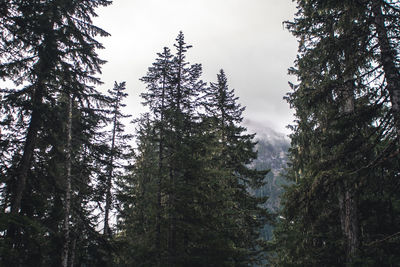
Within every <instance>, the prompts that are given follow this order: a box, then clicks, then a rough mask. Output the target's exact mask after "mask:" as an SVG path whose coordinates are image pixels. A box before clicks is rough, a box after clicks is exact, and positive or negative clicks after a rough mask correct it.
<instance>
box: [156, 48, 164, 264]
mask: <svg viewBox="0 0 400 267" xmlns="http://www.w3.org/2000/svg"><path fill="white" fill-rule="evenodd" d="M164 49H165V48H164ZM164 51H165V50H164ZM164 53H165V52H164ZM165 83H166V73H165V72H164V74H163V84H162V96H161V118H160V143H159V148H158V181H157V222H156V253H157V257H158V265H159V266H161V264H162V263H161V262H162V260H161V211H162V204H161V191H162V176H163V157H164V108H165Z"/></svg>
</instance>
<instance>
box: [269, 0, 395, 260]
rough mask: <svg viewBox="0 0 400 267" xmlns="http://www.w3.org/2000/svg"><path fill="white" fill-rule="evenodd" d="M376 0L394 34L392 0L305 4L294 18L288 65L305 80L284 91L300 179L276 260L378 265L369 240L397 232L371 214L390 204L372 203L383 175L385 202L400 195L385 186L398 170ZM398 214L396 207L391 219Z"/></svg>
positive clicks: (288, 201)
mask: <svg viewBox="0 0 400 267" xmlns="http://www.w3.org/2000/svg"><path fill="white" fill-rule="evenodd" d="M378 2H379V3H380V4H382V5H384V6H385V7H386V8H382V9H381V11H382V12H383V13H385V12H387V13H386V14H387V16H384V17H385V20H386V24H385V25H391V26H387V28H386V30H388V31H389V32H390V33H391V35H390V36H391V37H390V38H395V36H396V31H395V30H394V29H395V28H396V26H395V25H396V23H395V21H396V15H395V14H396V11H394V9H396V8H395V6H396V5H397V4H395V3H389V2H386V1H358V2H355V1H342V2H335V1H298V13H297V17H296V19H295V21H294V22H292V23H288V24H287V25H288V28H289V29H290V30H291V32H292V33H293V34H294V35H295V36H296V37H298V38H299V41H300V42H299V56H298V58H297V60H296V68H293V69H291V70H290V71H291V73H292V74H295V75H296V76H297V77H298V79H299V81H300V83H299V85H293V86H292V88H293V92H291V93H289V94H288V96H287V98H286V99H287V100H288V102H289V104H290V105H291V106H292V107H293V108H294V109H295V111H296V121H295V125H294V126H292V130H293V134H292V135H291V138H292V148H291V149H290V157H291V165H290V166H289V169H288V177H289V178H290V179H292V180H293V181H295V184H294V185H292V186H290V187H289V188H288V190H287V193H286V197H285V198H284V210H283V213H282V217H283V219H281V220H280V222H281V223H280V227H279V230H278V231H277V233H276V239H277V240H276V242H277V244H278V247H277V251H278V254H277V257H276V260H277V262H278V265H283V264H288V265H312V266H318V265H324V266H337V265H344V264H357V262H358V261H362V262H363V263H364V264H365V263H366V262H367V260H366V259H368V261H371V262H375V263H376V262H380V260H381V259H382V253H383V252H382V250H381V249H380V248H378V247H374V248H371V247H370V246H369V244H378V243H374V242H375V241H373V240H374V239H375V240H379V239H380V238H379V236H382V235H384V236H387V237H388V238H390V236H392V235H393V234H394V233H395V232H396V231H397V227H394V228H393V229H392V230H393V232H392V231H389V232H388V231H387V229H385V230H382V232H381V233H379V230H378V231H377V229H373V230H372V229H371V228H370V225H368V223H367V221H369V220H371V219H372V220H374V219H376V218H377V217H378V216H381V215H379V214H381V212H383V211H382V210H379V209H378V210H375V214H372V213H370V212H369V211H368V210H366V209H365V205H366V203H371V202H375V201H377V199H376V196H375V194H374V193H373V190H374V189H373V188H374V187H373V186H374V185H376V183H377V181H378V180H380V181H381V186H382V187H381V190H380V192H381V194H382V195H383V196H385V197H384V198H383V199H382V202H388V203H393V201H395V202H396V198H397V196H395V195H393V194H390V193H389V192H390V190H389V191H387V190H388V189H389V188H390V187H391V186H393V184H392V183H393V180H392V179H391V178H389V177H390V175H392V174H393V172H396V169H397V168H398V164H397V163H396V161H397V159H398V158H397V157H398V156H397V155H396V153H393V152H395V151H397V150H398V146H397V145H395V143H396V142H395V140H396V139H394V138H396V136H397V130H396V127H394V125H396V115H395V114H396V111H395V110H396V107H395V105H393V101H392V99H393V97H394V94H393V91H391V90H392V89H390V83H391V82H390V79H392V78H393V75H391V74H390V73H389V72H387V71H386V70H385V67H384V64H383V61H382V55H383V51H385V48H384V47H383V46H381V45H382V43H380V41H379V36H380V35H379V33H378V32H377V31H379V30H377V29H378V26H377V23H378V21H379V16H377V14H378V13H377V11H374V10H376V5H377V4H378ZM380 4H378V5H380ZM383 10H385V11H383ZM389 14H390V15H389ZM381 15H382V13H381ZM397 18H398V17H397ZM381 26H383V25H381ZM381 26H380V27H381ZM381 29H382V28H381ZM389 29H391V30H389ZM390 38H389V39H390ZM389 39H388V40H389ZM392 40H394V39H392ZM392 45H394V43H392ZM394 50H396V49H394ZM386 59H388V58H387V57H386ZM392 60H393V58H392ZM389 69H390V68H389ZM389 100H390V101H389ZM378 170H380V171H383V173H382V172H380V171H378ZM389 195H390V197H389ZM378 202H379V201H378ZM395 214H398V210H396V209H392V210H391V211H390V216H395ZM386 223H389V222H388V221H386V222H385V224H386ZM389 224H390V223H389ZM379 244H380V245H383V246H385V245H384V244H381V243H380V242H379ZM387 245H389V244H387ZM389 247H390V246H389ZM387 251H388V255H394V254H392V253H393V249H392V248H390V249H388V250H387ZM389 251H390V252H389ZM371 252H372V253H371ZM383 254H384V253H383ZM340 255H346V257H341V256H340ZM389 258H390V257H389ZM384 262H386V263H385V264H390V262H391V260H389V259H388V258H387V259H385V260H384Z"/></svg>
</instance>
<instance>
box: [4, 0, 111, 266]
mask: <svg viewBox="0 0 400 267" xmlns="http://www.w3.org/2000/svg"><path fill="white" fill-rule="evenodd" d="M110 3H111V2H110V1H105V0H99V1H97V0H96V1H75V2H74V3H67V2H65V1H8V2H7V3H5V4H4V5H3V4H2V9H1V11H2V14H3V15H4V16H2V17H1V26H0V27H1V29H2V34H1V50H2V51H4V54H2V60H1V65H0V69H1V71H0V72H1V76H2V78H4V79H6V80H12V81H14V82H15V87H16V89H13V90H3V91H2V107H5V108H6V109H7V110H8V111H11V110H16V111H17V112H18V113H19V117H17V116H15V117H13V118H12V117H10V116H8V125H11V126H10V127H9V129H10V130H11V129H18V130H19V131H18V133H17V134H15V135H14V136H13V139H12V140H13V141H12V142H14V143H15V141H16V140H17V139H15V138H16V137H17V136H19V137H21V136H22V138H19V140H22V141H18V145H17V146H16V147H15V148H16V149H15V150H14V153H13V155H9V156H7V162H6V163H5V164H4V165H2V169H3V170H6V171H5V172H4V177H7V179H5V181H6V184H5V187H4V188H5V191H6V195H7V199H6V200H5V201H4V207H5V209H9V210H10V213H9V214H8V215H7V218H8V220H6V222H5V225H6V226H7V228H8V229H7V237H8V238H7V239H6V241H5V242H3V243H2V244H3V245H6V244H7V246H2V247H3V248H4V251H7V253H6V254H5V255H6V256H7V257H3V258H2V260H3V262H4V264H5V265H13V266H19V265H26V264H28V265H29V264H30V265H32V264H33V265H38V264H39V263H38V262H40V261H42V262H46V261H47V259H46V258H45V257H43V256H44V255H43V254H41V253H38V254H37V256H38V257H37V258H35V257H31V256H32V255H33V254H34V253H36V252H35V249H38V247H40V246H41V245H43V246H44V244H45V243H44V242H40V241H35V238H34V235H33V234H32V232H31V231H30V230H26V229H28V228H30V227H33V226H34V225H37V231H36V232H35V233H37V235H36V237H37V238H39V239H40V238H42V239H43V238H45V236H52V235H51V234H48V230H49V229H46V227H47V226H48V225H49V224H47V223H45V222H46V220H48V219H46V216H47V213H46V211H49V212H50V210H51V209H53V208H54V209H55V207H51V205H53V204H56V203H58V201H59V200H60V195H62V194H61V193H60V191H61V192H68V191H69V189H66V188H65V187H64V188H63V187H62V186H61V187H60V185H64V183H63V182H60V183H58V182H56V183H54V181H58V180H59V178H57V179H55V180H52V179H53V178H55V177H67V180H68V179H69V178H68V177H69V175H67V176H63V175H64V174H65V168H64V167H61V166H60V163H61V162H62V161H57V165H55V166H54V167H56V168H53V171H54V173H49V172H48V171H49V170H50V169H52V167H50V165H48V164H47V163H49V162H51V161H52V160H53V159H52V158H50V157H51V155H52V153H53V152H56V151H57V150H58V149H59V148H63V146H64V144H65V143H64V144H60V143H52V142H49V141H48V140H52V139H48V140H46V139H45V138H44V137H46V138H54V136H55V135H56V134H58V133H57V132H58V131H59V129H60V126H61V125H62V124H58V125H57V123H60V118H63V120H64V122H65V118H66V117H67V116H64V115H65V113H63V112H60V110H59V109H58V107H60V106H62V102H61V101H60V100H61V99H62V96H63V95H65V94H69V95H70V96H71V98H75V99H76V100H77V103H78V104H79V109H80V110H81V111H83V110H84V109H87V110H90V109H93V107H95V106H96V105H98V104H99V103H101V102H104V99H103V97H102V96H101V95H100V94H99V93H98V92H97V91H96V90H95V89H94V87H93V86H94V85H95V84H98V83H99V82H100V81H99V79H98V78H97V77H95V75H96V74H97V73H99V71H100V66H101V64H102V63H104V62H103V61H102V60H100V59H99V58H98V56H97V54H96V51H95V49H96V48H102V45H101V44H100V43H99V42H98V41H96V40H95V39H94V38H95V36H96V35H103V36H105V35H107V33H106V32H105V31H103V30H101V29H100V28H97V27H95V26H94V25H92V21H91V17H93V16H96V14H95V12H94V10H95V8H96V7H98V6H106V5H108V4H110ZM8 111H7V112H8ZM83 112H84V111H83ZM9 114H10V113H9ZM58 115H60V117H57V116H58ZM3 118H4V117H2V119H3ZM5 118H7V117H5ZM11 118H12V119H11ZM10 119H11V120H10ZM57 127H58V128H57ZM61 129H62V127H61ZM82 134H83V133H82ZM61 140H63V141H65V138H60V139H59V141H61ZM15 144H17V143H15ZM57 153H59V152H56V153H55V154H57ZM61 154H62V153H61ZM67 154H68V153H67ZM67 169H68V168H67ZM41 176H42V177H46V179H40V180H39V179H38V178H39V177H41ZM57 183H58V184H57ZM66 184H68V183H66ZM67 188H68V187H67ZM46 189H49V191H48V193H49V194H43V195H42V196H40V195H38V192H41V191H42V190H46ZM53 193H54V194H53ZM46 197H48V199H52V200H54V202H51V203H49V205H45V204H44V203H45V202H44V200H45V198H46ZM32 199H36V200H37V202H36V201H32ZM61 199H64V196H62V197H61ZM67 202H68V201H67ZM40 205H42V206H40ZM57 205H58V204H57ZM67 206H68V205H67ZM58 207H59V208H61V207H60V206H58ZM67 213H68V212H67ZM65 215H66V216H68V214H65ZM57 219H59V217H57ZM88 220H89V219H88ZM59 222H60V220H58V221H57V222H55V223H54V225H57V224H58V223H59ZM41 223H44V224H43V225H41ZM66 225H67V224H66ZM23 228H26V229H25V230H22V229H23ZM30 229H33V228H30ZM55 229H58V228H57V226H55ZM57 231H58V230H57ZM56 238H57V237H56ZM53 240H54V239H53ZM35 242H36V243H35ZM37 244H40V246H39V245H37ZM56 247H58V246H56ZM48 248H49V246H47V247H46V249H48ZM39 251H40V249H39ZM60 251H61V250H59V252H58V253H56V254H57V255H61V253H60ZM26 252H28V253H26ZM34 259H37V260H38V262H36V263H29V262H30V261H32V260H34ZM56 262H57V261H56ZM58 264H59V265H61V263H60V262H58ZM64 264H65V261H64Z"/></svg>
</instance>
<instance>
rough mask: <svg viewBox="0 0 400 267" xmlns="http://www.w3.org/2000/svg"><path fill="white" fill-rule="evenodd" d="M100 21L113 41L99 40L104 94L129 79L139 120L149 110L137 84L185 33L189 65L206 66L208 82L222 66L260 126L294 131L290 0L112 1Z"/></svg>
mask: <svg viewBox="0 0 400 267" xmlns="http://www.w3.org/2000/svg"><path fill="white" fill-rule="evenodd" d="M97 11H98V15H99V17H98V18H96V19H95V24H96V25H97V26H99V27H101V28H102V29H104V30H106V31H108V32H109V33H110V34H111V35H112V36H111V37H107V38H104V39H101V42H102V43H103V44H104V46H105V50H101V51H99V54H100V57H101V58H102V59H105V60H107V61H108V63H107V64H106V65H104V67H103V74H102V76H101V77H102V80H103V81H104V82H105V84H104V85H103V86H102V88H103V89H106V88H111V87H112V86H113V84H114V81H118V82H122V81H126V82H127V91H128V93H129V95H130V96H129V98H128V100H127V101H126V102H127V109H126V111H125V113H129V114H132V116H133V117H138V116H139V114H140V113H141V112H143V111H144V110H145V109H144V108H143V107H142V106H141V104H140V102H141V99H140V98H139V94H140V93H141V92H142V91H143V90H144V89H145V85H144V84H143V83H142V82H140V81H139V78H141V77H143V76H144V75H145V74H146V72H147V68H148V67H150V66H151V64H152V63H153V62H154V59H155V58H156V53H157V52H162V49H163V47H164V46H168V47H170V48H171V49H172V51H174V49H173V43H174V42H175V38H176V36H177V35H178V33H179V31H181V30H182V31H183V33H184V34H185V41H186V43H188V44H191V45H193V48H191V49H190V50H189V52H188V53H187V60H188V61H189V62H190V63H192V64H193V63H201V64H202V66H203V77H202V79H203V80H204V81H206V82H215V81H216V74H217V73H218V71H219V69H221V68H223V69H224V70H225V73H226V75H227V77H228V83H229V86H230V88H233V89H235V92H236V95H237V96H238V97H239V102H240V103H241V104H242V105H243V106H246V107H247V108H246V111H245V113H244V116H245V118H246V119H248V120H251V121H253V122H256V123H257V124H259V126H261V127H257V128H262V127H264V126H265V128H272V129H274V130H275V131H277V132H282V133H289V132H288V130H287V129H286V128H285V127H286V125H288V124H290V123H291V122H292V120H293V118H292V115H291V114H292V112H291V111H290V110H289V105H288V104H287V103H286V102H285V101H284V100H283V99H282V98H283V96H284V95H285V94H286V93H287V92H288V91H289V90H290V89H289V86H288V81H289V80H291V81H293V80H294V77H290V76H288V75H287V69H288V68H289V67H291V66H292V65H293V61H294V59H295V56H296V52H297V43H296V40H295V38H294V37H293V36H292V35H291V34H290V33H289V32H288V31H287V30H286V29H285V28H284V27H283V25H282V22H283V21H285V20H292V18H293V15H294V13H295V4H294V3H293V2H292V1H291V0H114V3H113V4H112V5H111V6H108V7H105V8H101V9H98V10H97Z"/></svg>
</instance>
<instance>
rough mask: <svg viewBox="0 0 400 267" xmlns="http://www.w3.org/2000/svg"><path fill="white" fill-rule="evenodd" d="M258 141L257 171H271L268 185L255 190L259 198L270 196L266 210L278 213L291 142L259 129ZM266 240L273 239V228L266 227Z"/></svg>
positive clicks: (267, 180) (264, 231)
mask: <svg viewBox="0 0 400 267" xmlns="http://www.w3.org/2000/svg"><path fill="white" fill-rule="evenodd" d="M256 139H257V141H258V144H257V150H258V158H257V160H255V161H254V162H253V164H252V165H253V166H254V167H255V168H257V169H270V170H271V171H270V172H269V173H268V174H267V175H266V177H265V182H266V184H265V185H264V186H263V187H262V188H260V189H258V190H255V192H254V193H255V194H256V195H258V196H268V201H267V203H266V208H268V210H270V211H271V212H277V211H278V210H279V209H280V195H281V194H282V192H283V188H282V185H283V184H286V183H287V182H286V180H285V178H284V177H283V176H282V174H283V172H284V169H285V167H286V164H287V155H286V153H287V150H288V148H289V145H290V142H289V139H288V138H287V137H285V136H284V135H283V134H280V133H277V132H275V131H274V130H272V129H268V128H266V129H263V130H262V129H258V132H257V136H256ZM262 236H263V238H264V239H267V240H268V239H270V238H271V237H272V228H271V226H269V225H266V226H265V227H264V229H263V231H262Z"/></svg>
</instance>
